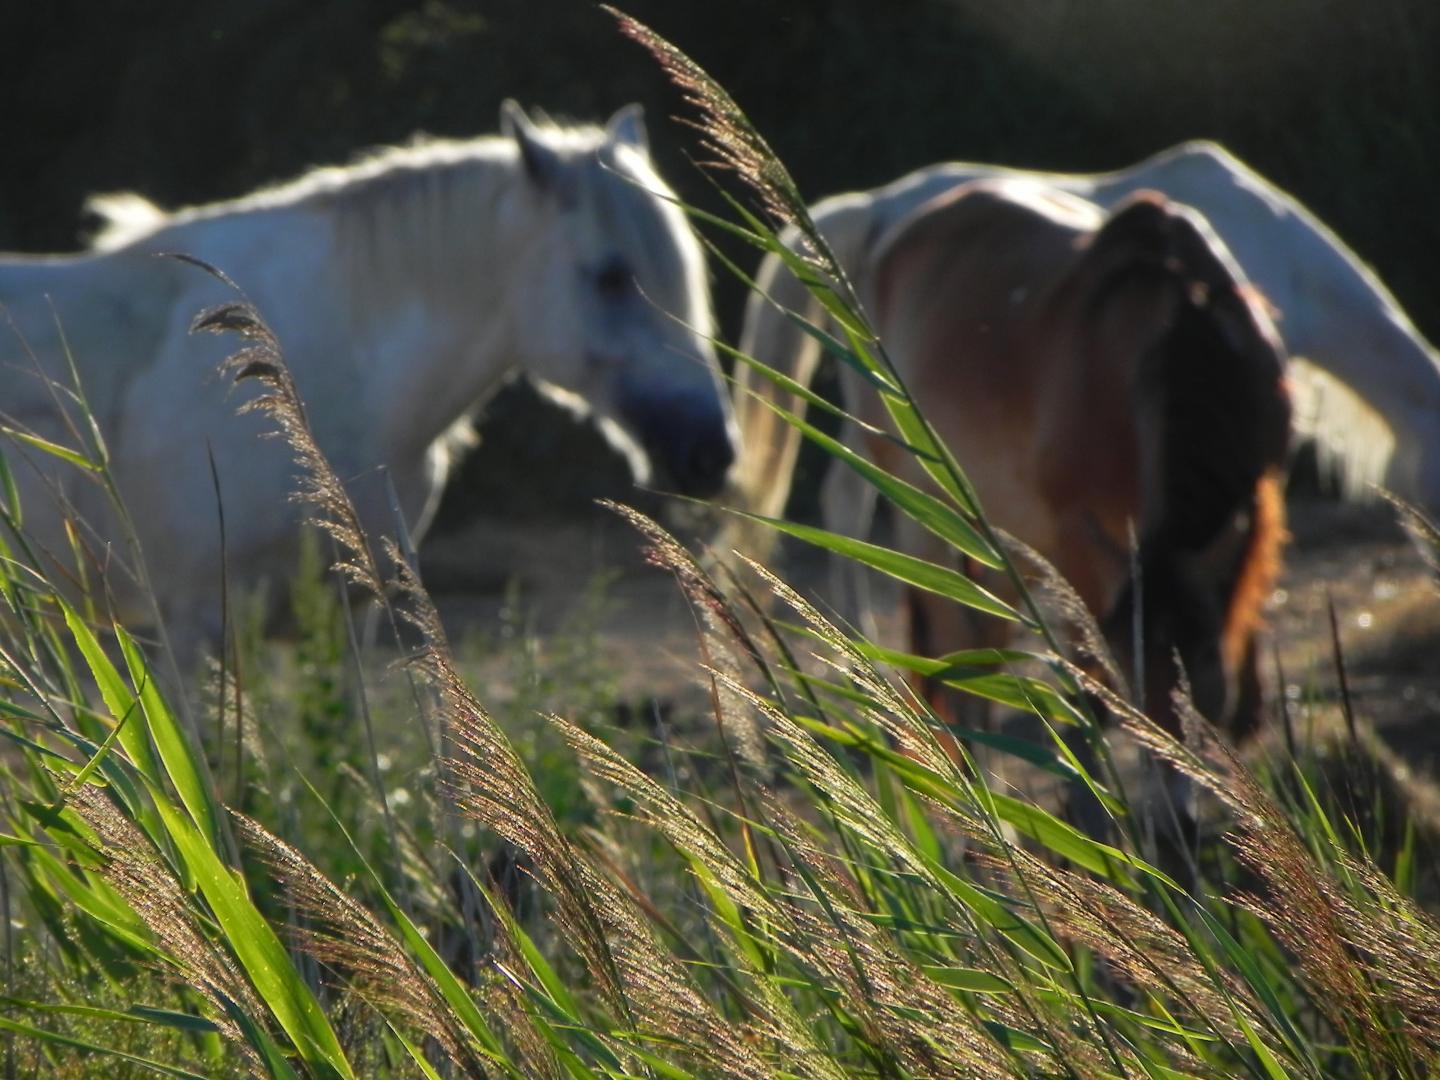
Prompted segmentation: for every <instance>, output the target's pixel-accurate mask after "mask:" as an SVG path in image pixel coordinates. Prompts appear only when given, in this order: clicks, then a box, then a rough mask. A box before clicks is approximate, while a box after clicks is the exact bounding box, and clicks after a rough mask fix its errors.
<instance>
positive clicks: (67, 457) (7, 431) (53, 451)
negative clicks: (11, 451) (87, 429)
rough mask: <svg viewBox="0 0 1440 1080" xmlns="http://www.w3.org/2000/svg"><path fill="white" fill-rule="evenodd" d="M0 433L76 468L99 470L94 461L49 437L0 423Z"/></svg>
mask: <svg viewBox="0 0 1440 1080" xmlns="http://www.w3.org/2000/svg"><path fill="white" fill-rule="evenodd" d="M0 435H8V436H9V437H10V438H12V439H14V440H15V441H16V442H22V443H24V444H25V445H26V446H31V447H34V448H35V449H36V450H40V451H43V452H44V453H47V454H49V455H51V456H52V457H57V458H59V459H60V460H61V461H66V462H69V463H70V464H71V465H74V466H75V467H76V468H78V469H84V470H85V471H86V472H99V471H100V466H99V465H97V464H95V462H93V461H91V460H90V459H89V458H87V457H86V456H85V455H84V454H82V453H80V452H79V451H76V450H71V449H70V448H69V447H65V446H61V445H60V444H59V443H53V442H51V441H50V440H49V439H42V438H40V436H38V435H31V434H29V433H28V432H24V431H18V430H17V429H15V428H13V427H6V426H4V425H0Z"/></svg>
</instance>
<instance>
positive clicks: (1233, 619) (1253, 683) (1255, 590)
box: [1220, 467, 1288, 742]
mask: <svg viewBox="0 0 1440 1080" xmlns="http://www.w3.org/2000/svg"><path fill="white" fill-rule="evenodd" d="M1282 477H1283V473H1282V471H1281V469H1279V468H1278V467H1272V468H1270V469H1268V470H1267V471H1266V472H1265V475H1264V476H1262V477H1261V478H1260V482H1259V483H1258V484H1256V485H1255V496H1254V500H1253V503H1252V505H1251V509H1250V521H1249V530H1248V533H1247V535H1246V542H1245V549H1244V551H1243V553H1242V554H1241V556H1240V567H1239V570H1238V571H1237V573H1236V575H1235V578H1234V580H1233V582H1232V584H1231V585H1230V596H1229V604H1228V607H1227V609H1226V611H1225V625H1224V630H1223V631H1222V633H1221V638H1220V650H1221V657H1222V658H1223V661H1224V664H1225V670H1226V671H1229V672H1231V673H1232V676H1233V683H1234V694H1233V695H1232V705H1231V708H1230V716H1229V718H1228V727H1229V730H1230V735H1231V737H1232V738H1234V739H1235V740H1236V741H1237V742H1238V741H1240V740H1243V739H1244V738H1246V737H1247V736H1249V735H1251V734H1253V733H1254V731H1255V729H1256V728H1257V727H1258V726H1259V724H1260V717H1261V704H1262V698H1261V692H1260V671H1259V663H1258V659H1257V657H1256V655H1255V651H1256V650H1255V634H1256V632H1257V631H1259V630H1260V629H1262V627H1263V626H1264V621H1265V620H1264V614H1263V612H1264V608H1265V601H1266V600H1267V599H1268V598H1269V596H1270V592H1271V590H1272V589H1273V588H1274V587H1275V582H1276V580H1277V579H1278V578H1279V576H1280V550H1281V548H1282V547H1284V545H1285V541H1286V539H1287V538H1288V533H1287V531H1286V528H1285V495H1284V491H1283V489H1282V487H1281V481H1282Z"/></svg>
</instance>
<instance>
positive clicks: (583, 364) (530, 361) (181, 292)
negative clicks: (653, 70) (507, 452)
mask: <svg viewBox="0 0 1440 1080" xmlns="http://www.w3.org/2000/svg"><path fill="white" fill-rule="evenodd" d="M501 124H502V129H503V134H502V135H500V136H492V137H486V138H479V139H474V140H469V141H463V142H449V141H435V142H425V143H423V144H419V145H416V146H412V147H407V148H400V149H391V150H386V151H383V152H381V153H379V154H377V155H375V156H374V157H372V158H371V159H369V160H367V161H364V162H362V163H360V164H355V165H351V166H348V167H341V168H323V169H317V170H315V171H313V172H311V173H309V174H307V175H305V176H303V177H301V178H300V179H298V180H296V181H293V182H291V183H288V184H284V185H281V186H278V187H275V188H271V189H267V190H262V191H259V192H257V193H255V194H252V195H250V196H248V197H246V198H243V199H238V200H235V201H232V202H222V203H217V204H214V205H209V206H201V207H196V208H193V209H187V210H181V211H178V212H175V213H168V214H167V213H164V212H162V211H160V210H158V209H156V208H155V207H154V206H152V205H151V204H149V203H147V202H145V201H144V200H142V199H139V198H138V197H136V196H121V197H112V198H104V199H100V200H97V201H96V203H95V205H96V208H97V209H98V210H99V211H100V212H101V213H102V214H103V215H105V216H106V217H107V218H108V222H109V224H108V227H107V228H106V229H105V230H104V231H103V232H102V234H101V235H100V237H99V239H98V241H97V243H96V244H95V245H94V247H93V249H92V250H90V251H88V252H86V253H83V254H80V255H74V256H68V255H67V256H46V257H26V256H9V257H5V258H3V259H0V321H3V320H5V319H8V321H9V322H10V323H11V324H12V326H13V331H12V330H6V329H3V327H0V331H3V332H0V372H3V377H0V414H3V423H4V424H6V425H8V426H10V427H12V428H14V429H18V430H21V431H26V432H29V433H32V434H35V435H39V436H41V437H43V438H46V439H50V440H52V441H55V442H59V443H63V444H68V445H74V442H75V439H74V436H73V433H72V431H71V430H70V429H69V428H67V426H66V423H65V421H64V420H63V419H62V418H61V417H60V416H58V415H57V409H56V404H57V397H56V395H55V393H54V392H53V389H52V388H51V387H50V386H48V385H47V380H54V381H56V382H58V383H61V384H65V385H68V383H69V377H68V373H67V369H66V360H65V353H66V350H67V349H68V351H69V353H70V354H71V355H73V357H74V361H75V364H76V365H77V367H78V369H79V373H80V376H81V381H82V384H83V387H84V391H85V393H86V395H87V397H88V400H89V403H90V405H91V406H92V408H93V411H94V414H95V417H96V419H97V420H98V422H99V426H100V428H101V430H102V431H103V432H104V434H105V437H106V439H107V441H108V446H109V451H110V455H111V457H112V461H113V469H114V475H115V478H116V480H117V483H118V487H119V489H120V492H121V493H122V495H123V497H124V499H125V501H126V503H127V505H128V507H129V510H130V512H131V514H132V516H133V518H134V521H135V523H136V525H137V529H138V533H139V539H140V541H141V545H142V549H143V551H144V554H145V557H146V563H147V565H148V566H149V567H150V570H151V575H150V576H151V578H152V580H153V582H154V585H155V587H156V591H157V592H158V594H159V599H160V600H161V606H162V611H163V612H164V613H165V614H166V615H167V616H169V617H170V619H173V620H175V621H176V622H178V624H179V625H180V626H182V627H185V628H187V629H188V631H190V632H194V633H196V634H198V635H204V636H209V637H211V639H212V640H213V638H214V636H215V635H216V633H217V632H218V630H219V626H218V616H219V602H218V596H219V589H220V580H221V577H220V575H221V565H220V554H221V548H220V540H221V535H220V528H219V512H218V508H217V497H216V491H215V488H214V485H213V482H212V477H211V472H210V464H209V457H210V455H211V454H213V458H214V461H215V466H216V469H217V470H218V474H219V498H220V502H221V506H223V510H224V522H225V543H226V545H227V552H228V565H229V568H230V573H231V574H232V576H233V577H234V578H236V579H237V580H238V581H240V582H243V583H251V584H253V583H256V582H259V581H260V580H262V579H270V580H281V579H283V578H285V577H286V576H288V575H289V574H290V573H292V572H293V570H294V568H295V565H296V554H297V530H296V527H295V526H296V518H297V517H298V513H297V512H296V511H294V510H293V509H287V505H288V504H287V500H286V494H287V492H289V491H290V490H291V488H292V481H293V475H294V469H293V466H292V463H291V458H290V454H289V452H288V450H287V449H286V448H285V447H283V446H281V445H279V444H277V443H276V442H275V441H273V440H266V441H261V440H258V439H257V438H256V435H257V433H258V432H259V431H260V430H262V429H263V428H264V427H265V421H263V420H261V419H259V418H257V417H255V416H239V417H237V416H236V415H235V412H236V407H237V405H238V404H239V401H238V400H236V399H237V398H243V394H232V393H230V392H229V387H228V386H227V385H226V383H227V381H228V380H223V379H221V378H219V377H217V374H216V362H217V361H218V360H219V359H220V358H221V356H222V355H223V354H224V353H225V352H226V351H228V350H230V349H232V348H233V347H234V346H235V344H236V343H235V342H234V341H229V342H225V341H217V340H215V339H212V338H209V337H208V336H206V337H203V338H202V337H192V336H191V335H190V334H189V333H188V327H189V325H190V322H191V320H192V319H193V318H194V317H195V315H196V314H197V313H198V312H199V311H200V310H202V309H203V308H205V307H206V306H207V305H210V304H214V303H216V302H219V301H222V300H228V299H234V297H233V294H228V295H227V291H226V290H225V289H224V288H223V287H221V286H220V285H219V284H218V283H217V282H216V281H214V280H213V279H211V278H210V277H209V276H208V275H206V274H204V273H202V272H200V271H198V270H197V269H196V268H194V267H193V266H187V265H184V264H182V263H181V262H179V261H177V260H174V259H166V258H157V257H156V254H155V253H157V252H183V253H187V254H189V255H193V256H195V257H197V258H199V259H202V260H204V261H205V262H207V263H210V264H211V265H213V266H216V267H218V268H220V269H222V270H223V271H224V272H225V273H227V274H228V275H229V276H230V277H231V278H232V279H233V280H234V281H235V282H237V283H238V284H239V285H240V286H241V287H242V288H243V289H245V290H246V292H247V293H248V296H249V297H250V299H251V300H252V301H253V302H254V303H255V305H256V307H257V308H258V309H259V310H260V312H261V313H262V314H263V316H264V317H265V318H266V319H267V321H269V322H270V324H271V325H272V327H273V328H274V330H275V331H276V333H277V335H278V337H279V339H280V342H281V344H282V346H283V347H284V349H285V354H286V357H287V358H288V361H289V363H290V366H291V368H292V369H293V373H294V376H295V379H296V382H297V384H298V386H299V389H300V391H301V393H302V395H303V396H304V399H305V402H306V406H307V410H308V414H309V418H310V421H311V424H312V425H313V427H314V430H315V434H316V437H317V440H318V442H319V445H320V447H321V448H322V449H323V450H324V451H325V453H326V454H327V455H328V456H329V457H330V459H331V461H332V463H333V464H334V465H335V467H336V469H337V471H338V472H339V474H340V475H341V476H342V477H343V478H345V479H346V480H347V481H352V494H353V495H354V496H355V498H356V501H357V505H358V507H359V509H360V512H361V516H362V520H363V522H364V523H365V525H366V527H367V528H368V529H372V530H376V531H379V532H383V533H393V532H394V530H395V524H396V522H395V516H394V512H393V510H392V507H391V501H392V500H391V498H390V497H389V491H390V490H392V489H391V487H390V485H391V484H393V491H395V492H397V493H398V498H399V506H400V509H401V511H402V512H403V514H404V516H405V518H406V519H407V521H408V523H409V526H410V529H411V531H412V534H413V535H415V536H417V537H418V536H419V534H421V533H423V531H424V529H425V526H426V524H427V522H428V521H429V519H430V517H431V514H432V512H433V510H434V507H435V504H436V502H437V500H438V496H439V493H440V488H441V485H442V483H443V481H444V479H445V474H446V469H447V466H448V445H449V444H448V442H447V440H446V438H445V436H446V435H447V432H449V431H451V430H452V428H453V427H454V426H455V425H456V423H457V421H460V420H462V419H464V418H466V417H467V415H468V413H469V411H470V410H472V409H473V408H474V407H475V406H476V405H477V403H478V402H480V401H481V400H482V399H483V397H484V396H485V395H486V394H487V392H489V391H490V390H492V388H494V387H495V386H496V385H497V384H498V383H499V381H500V380H501V379H502V378H503V377H504V376H505V375H506V373H507V372H508V371H509V370H510V369H512V368H514V367H516V366H519V367H520V368H523V369H524V370H525V371H527V372H529V373H530V374H532V375H533V376H534V377H536V378H537V379H539V380H541V381H542V382H544V383H546V384H553V385H554V386H557V387H561V388H564V389H565V390H567V391H569V392H570V393H572V394H573V395H576V396H578V397H580V398H582V399H584V401H585V402H587V403H588V405H589V406H590V407H591V408H592V409H593V410H594V412H595V413H596V414H597V415H598V416H599V417H600V418H601V420H602V423H608V424H610V426H611V427H612V428H618V429H620V430H622V431H623V432H625V433H627V435H628V437H629V438H631V439H632V440H633V441H632V442H631V443H630V444H629V445H630V447H631V449H632V450H633V449H634V447H635V444H638V445H639V447H641V448H643V450H644V453H645V455H648V459H649V461H651V462H653V463H654V464H655V465H656V466H657V467H658V468H659V469H660V470H661V471H662V472H663V475H662V476H661V477H659V478H658V482H660V483H665V484H671V485H673V486H674V487H677V488H678V489H680V490H681V491H684V492H688V493H692V494H699V495H710V494H713V493H715V492H716V491H718V490H719V489H720V488H721V487H722V485H723V484H724V482H725V480H726V476H727V473H728V471H729V469H730V465H731V463H732V461H733V459H734V456H735V451H734V447H735V425H734V418H733V415H732V413H731V410H730V404H729V398H728V395H726V394H725V393H724V391H723V389H722V386H721V383H720V380H719V376H718V369H717V367H716V363H715V355H714V351H713V349H712V346H711V344H710V340H709V335H710V333H711V328H712V315H711V308H710V299H709V292H708V286H707V281H706V276H705V267H704V259H703V253H702V251H701V249H700V246H699V244H698V242H697V240H696V238H695V236H694V234H693V232H692V231H691V229H690V227H689V225H688V223H687V220H686V218H685V215H684V213H683V212H682V210H681V209H680V208H679V207H678V205H677V204H676V202H675V200H674V196H673V194H672V192H671V190H670V188H668V187H667V186H666V185H665V183H664V181H663V180H661V179H660V177H659V176H658V175H657V173H656V172H655V169H654V168H653V166H652V164H651V160H650V157H649V152H648V147H647V143H646V138H645V131H644V126H643V121H642V117H641V113H640V109H639V107H638V106H630V107H628V108H625V109H622V110H621V111H619V112H618V113H616V114H615V116H614V117H612V118H611V120H610V121H609V123H608V125H607V126H606V127H605V128H603V129H602V128H597V127H559V126H554V125H551V124H549V123H548V122H544V123H541V122H535V121H532V120H530V119H528V118H527V117H526V116H525V114H524V113H523V112H522V111H521V110H520V109H519V108H518V107H517V106H515V105H514V104H513V103H506V105H505V107H504V108H503V109H502V112H501ZM16 331H18V332H16ZM62 335H63V339H62ZM246 393H248V391H247V392H246ZM70 411H71V412H72V413H73V412H74V410H73V408H72V409H71V410H70ZM0 449H3V452H4V453H5V454H6V455H7V458H8V459H9V463H10V466H11V471H12V472H13V473H14V475H15V476H16V478H17V480H18V481H19V484H20V488H21V496H22V502H23V504H24V507H25V511H26V525H27V527H28V529H29V530H30V531H31V532H32V533H33V535H34V536H35V537H36V538H37V539H38V540H39V541H40V543H42V544H43V545H44V546H45V547H46V548H47V549H48V550H50V551H51V552H52V553H54V554H55V555H56V556H57V557H60V556H62V555H63V554H65V553H68V548H67V546H66V544H65V541H64V534H63V532H61V531H60V526H61V514H60V513H59V512H58V510H57V508H56V507H57V496H58V497H59V500H63V501H68V502H69V503H70V504H71V507H72V508H73V510H75V511H77V512H78V513H79V515H80V516H81V517H82V518H83V519H84V520H85V521H87V522H89V523H90V531H89V532H83V531H82V532H81V536H82V538H83V539H85V540H86V541H87V543H88V545H89V546H90V547H91V548H92V549H93V554H94V558H95V562H96V564H97V565H103V564H104V563H105V561H106V558H107V554H108V552H107V551H106V548H107V546H108V545H111V544H115V543H116V542H117V541H118V539H119V536H118V533H117V523H116V522H115V520H114V519H113V517H112V516H111V515H110V513H109V511H108V509H107V508H106V500H105V499H104V497H103V493H102V491H101V490H100V489H99V487H98V485H95V484H89V483H85V482H84V481H85V480H86V479H87V477H85V476H83V475H81V474H80V473H79V471H78V470H75V469H72V468H69V467H65V466H62V465H60V464H59V463H58V462H57V461H56V460H55V459H54V458H52V457H50V456H48V455H46V454H43V453H41V452H39V451H36V450H34V449H33V448H29V447H27V446H26V445H25V444H23V443H19V442H15V441H13V440H12V441H10V442H8V443H4V442H0ZM640 460H641V462H642V463H643V461H644V458H643V457H642V458H641V459H640ZM387 471H388V476H389V480H388V481H387V480H386V479H385V478H384V476H383V473H384V472H387ZM517 482H523V481H522V478H517ZM117 550H123V548H117ZM110 576H111V577H112V578H117V577H122V576H123V575H119V574H111V575H110ZM110 585H111V587H112V588H113V589H114V590H115V595H116V597H117V599H118V601H119V602H120V606H121V614H122V615H126V614H133V613H134V611H135V603H136V601H138V600H139V599H140V597H139V596H138V595H137V590H136V589H135V588H133V583H132V582H128V581H123V580H114V581H112V582H110ZM170 619H167V621H170Z"/></svg>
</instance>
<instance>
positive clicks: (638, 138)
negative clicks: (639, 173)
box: [605, 102, 650, 153]
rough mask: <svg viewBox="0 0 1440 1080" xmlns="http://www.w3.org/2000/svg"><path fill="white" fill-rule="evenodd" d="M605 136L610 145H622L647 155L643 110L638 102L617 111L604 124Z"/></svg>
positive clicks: (648, 142) (647, 146)
mask: <svg viewBox="0 0 1440 1080" xmlns="http://www.w3.org/2000/svg"><path fill="white" fill-rule="evenodd" d="M605 134H606V136H607V137H608V138H609V140H610V141H611V142H612V143H617V144H620V143H623V144H624V145H626V146H630V147H633V148H635V149H636V150H639V151H640V152H641V153H648V152H649V150H650V140H649V138H648V137H647V136H646V134H645V109H644V108H643V107H642V106H641V105H640V104H639V103H638V102H631V103H630V104H629V105H626V106H625V107H624V108H622V109H619V110H618V111H617V112H616V113H615V115H614V116H612V117H610V119H609V121H608V122H607V123H606V124H605Z"/></svg>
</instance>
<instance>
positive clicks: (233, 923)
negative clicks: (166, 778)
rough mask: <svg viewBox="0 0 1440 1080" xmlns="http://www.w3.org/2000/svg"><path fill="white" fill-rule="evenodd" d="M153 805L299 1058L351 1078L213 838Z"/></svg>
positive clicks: (311, 1000) (331, 1034) (169, 807)
mask: <svg viewBox="0 0 1440 1080" xmlns="http://www.w3.org/2000/svg"><path fill="white" fill-rule="evenodd" d="M155 804H156V806H157V808H158V809H159V811H160V815H161V817H162V818H163V819H164V821H165V825H166V827H167V828H168V829H169V831H170V836H171V837H172V839H173V840H174V841H175V846H176V849H177V850H178V851H179V854H180V857H181V858H182V859H183V860H184V862H185V864H186V866H187V867H188V869H189V870H190V872H191V873H192V874H193V875H194V877H195V880H196V881H197V882H198V883H199V886H200V890H201V892H202V894H203V895H204V897H205V900H206V903H208V904H209V905H210V910H211V911H213V912H214V914H215V919H216V921H217V923H219V926H220V930H221V932H222V933H223V935H224V938H225V941H226V942H227V943H228V944H229V946H230V948H231V950H232V951H233V952H234V953H235V957H236V959H238V960H239V961H240V964H241V966H242V967H243V968H244V970H245V973H246V975H248V976H249V978H250V982H251V985H252V986H254V987H255V991H256V993H257V994H258V995H259V996H260V999H261V1000H262V1001H264V1002H265V1004H266V1006H267V1007H268V1008H269V1009H270V1011H271V1013H272V1014H273V1015H274V1017H275V1019H276V1021H277V1022H278V1023H279V1024H280V1026H281V1028H283V1029H284V1031H285V1033H286V1034H287V1035H288V1036H289V1037H290V1039H291V1041H292V1042H293V1043H294V1045H295V1049H296V1050H297V1052H298V1053H299V1055H300V1057H301V1060H303V1061H304V1062H305V1063H306V1065H307V1066H309V1067H310V1068H311V1069H313V1070H314V1071H315V1072H316V1074H317V1075H318V1076H322V1077H343V1078H347V1080H349V1078H353V1077H354V1073H353V1072H352V1070H351V1068H350V1063H349V1062H348V1061H347V1060H346V1058H345V1053H344V1051H343V1050H342V1049H341V1048H340V1041H339V1039H337V1038H336V1036H335V1031H334V1029H333V1028H332V1027H331V1026H330V1023H329V1021H328V1020H326V1018H325V1014H324V1012H323V1011H322V1010H321V1008H320V1003H319V1002H318V1001H316V1000H315V995H314V994H312V993H311V992H310V988H309V987H308V986H306V985H305V980H304V979H303V978H301V976H300V973H299V972H298V971H296V970H295V965H294V963H293V962H292V961H291V959H290V954H289V953H288V952H287V951H286V950H285V946H284V945H283V944H282V943H281V941H280V939H279V938H278V937H277V936H276V934H275V931H274V930H273V929H271V927H270V924H269V923H267V922H266V921H265V919H264V917H263V916H262V915H261V914H260V912H259V911H258V910H256V908H255V905H254V903H253V902H252V901H251V899H250V897H249V896H248V895H247V894H246V892H245V889H244V887H243V886H242V885H241V884H240V882H239V881H238V880H237V879H236V878H235V876H233V874H232V873H231V871H230V869H229V868H228V867H227V866H226V865H225V864H224V863H223V862H222V861H221V860H220V856H219V855H218V854H217V853H216V851H215V849H214V848H213V847H212V846H211V844H210V840H209V838H208V837H207V836H205V835H204V834H202V833H201V832H200V831H199V829H198V827H197V826H196V824H195V822H194V821H192V820H191V819H190V817H189V815H188V814H182V813H181V812H180V810H179V809H178V808H177V807H175V806H174V805H173V804H172V803H171V802H170V801H169V800H168V799H166V798H164V797H162V796H159V795H158V794H157V797H156V799H155Z"/></svg>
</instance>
